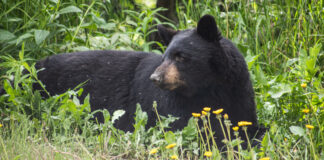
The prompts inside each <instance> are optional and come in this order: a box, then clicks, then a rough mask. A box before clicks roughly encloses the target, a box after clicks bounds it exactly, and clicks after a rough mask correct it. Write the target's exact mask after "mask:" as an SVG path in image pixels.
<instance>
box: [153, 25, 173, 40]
mask: <svg viewBox="0 0 324 160" xmlns="http://www.w3.org/2000/svg"><path fill="white" fill-rule="evenodd" d="M157 29H158V32H159V35H160V37H161V38H162V40H163V42H164V44H165V45H169V43H170V42H171V40H172V37H173V36H174V35H175V34H177V31H175V30H172V29H170V28H166V27H164V26H163V25H162V24H159V25H158V26H157Z"/></svg>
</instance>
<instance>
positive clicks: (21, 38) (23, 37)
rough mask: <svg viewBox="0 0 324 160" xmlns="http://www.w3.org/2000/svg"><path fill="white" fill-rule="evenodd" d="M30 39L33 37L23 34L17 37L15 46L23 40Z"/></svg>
mask: <svg viewBox="0 0 324 160" xmlns="http://www.w3.org/2000/svg"><path fill="white" fill-rule="evenodd" d="M30 37H33V35H32V34H30V33H25V34H23V35H21V36H19V37H18V39H17V43H16V44H20V43H21V42H22V41H24V40H25V39H28V38H30Z"/></svg>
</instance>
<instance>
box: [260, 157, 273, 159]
mask: <svg viewBox="0 0 324 160" xmlns="http://www.w3.org/2000/svg"><path fill="white" fill-rule="evenodd" d="M259 160H270V157H263V158H260V159H259Z"/></svg>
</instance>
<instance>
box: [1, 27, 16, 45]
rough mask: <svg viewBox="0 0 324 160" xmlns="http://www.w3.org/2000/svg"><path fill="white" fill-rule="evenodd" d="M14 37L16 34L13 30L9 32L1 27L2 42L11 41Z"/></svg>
mask: <svg viewBox="0 0 324 160" xmlns="http://www.w3.org/2000/svg"><path fill="white" fill-rule="evenodd" d="M14 38H16V36H15V35H14V34H12V33H11V32H9V31H7V30H3V29H0V42H5V41H9V40H11V39H14Z"/></svg>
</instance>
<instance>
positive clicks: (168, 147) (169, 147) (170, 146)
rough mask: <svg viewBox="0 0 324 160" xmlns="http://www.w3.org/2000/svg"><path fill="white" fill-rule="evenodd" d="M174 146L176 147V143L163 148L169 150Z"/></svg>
mask: <svg viewBox="0 0 324 160" xmlns="http://www.w3.org/2000/svg"><path fill="white" fill-rule="evenodd" d="M176 145H177V144H176V143H172V144H169V145H167V146H166V147H165V148H166V149H171V148H173V147H175V146H176Z"/></svg>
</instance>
